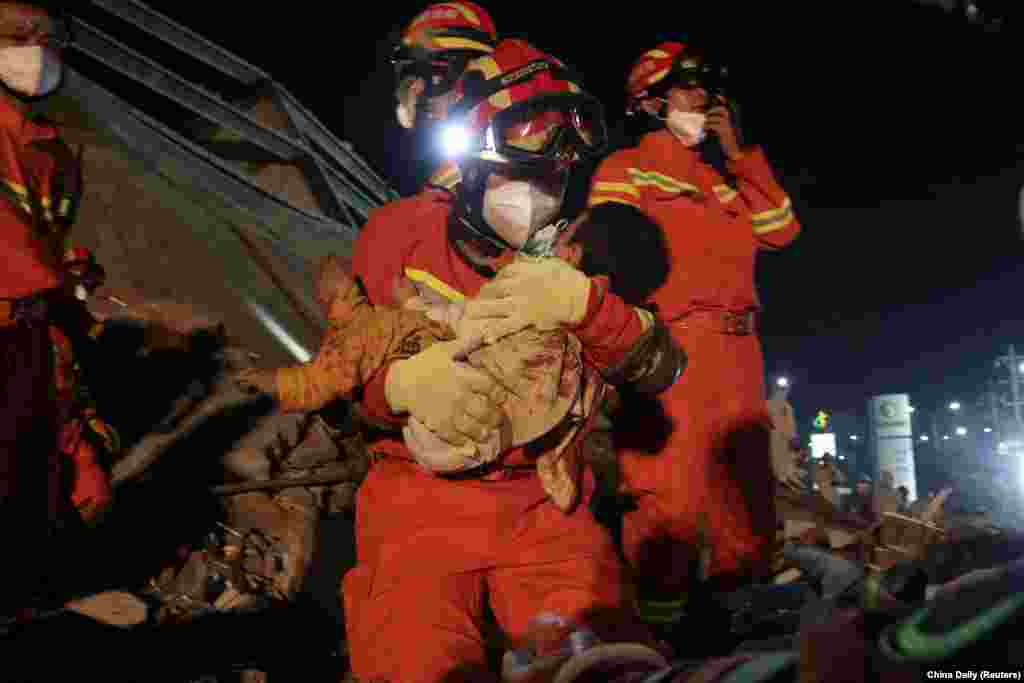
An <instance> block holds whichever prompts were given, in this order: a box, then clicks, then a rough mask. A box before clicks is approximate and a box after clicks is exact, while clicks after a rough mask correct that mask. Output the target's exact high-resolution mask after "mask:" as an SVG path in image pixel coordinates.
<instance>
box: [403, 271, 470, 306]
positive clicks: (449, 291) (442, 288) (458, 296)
mask: <svg viewBox="0 0 1024 683" xmlns="http://www.w3.org/2000/svg"><path fill="white" fill-rule="evenodd" d="M405 276H406V277H407V278H409V279H410V280H412V281H413V282H418V283H419V284H421V285H426V286H427V287H430V288H431V289H432V290H434V291H435V292H437V293H438V294H440V295H441V296H443V297H444V298H445V299H448V301H462V300H463V299H465V298H466V297H465V296H463V295H462V293H461V292H459V291H457V290H455V289H453V288H452V287H451V286H450V285H448V284H446V283H444V282H442V281H441V280H439V279H438V278H437V277H435V276H433V275H431V274H430V273H428V272H427V271H425V270H416V269H415V268H406V269H405Z"/></svg>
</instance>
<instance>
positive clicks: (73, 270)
mask: <svg viewBox="0 0 1024 683" xmlns="http://www.w3.org/2000/svg"><path fill="white" fill-rule="evenodd" d="M62 266H63V269H64V283H65V287H64V290H65V291H64V296H62V297H54V299H53V300H52V302H51V303H52V324H51V325H50V342H51V343H52V344H53V353H54V363H55V367H54V371H55V372H54V387H55V389H56V397H57V405H58V416H59V420H60V423H61V428H60V431H59V434H58V444H59V448H60V451H61V453H63V454H64V456H65V458H66V464H65V468H66V469H68V470H69V472H68V473H69V475H70V476H68V477H67V478H66V479H67V480H69V483H70V490H69V491H68V492H67V493H68V494H69V495H70V497H71V504H72V505H73V506H74V507H75V509H76V510H77V511H78V514H79V515H80V516H81V518H82V520H83V521H85V522H86V523H93V522H95V521H96V520H97V519H98V518H99V516H100V514H101V513H102V512H103V511H104V510H105V509H106V508H107V506H108V505H109V504H110V502H111V500H112V496H113V494H112V491H111V488H110V477H109V475H108V473H107V470H106V469H105V467H104V465H105V464H109V462H110V461H111V459H112V457H113V455H114V454H115V453H116V452H117V451H118V450H120V439H119V437H118V434H117V431H116V430H115V429H114V428H113V427H112V426H111V425H110V424H109V423H107V422H106V421H105V420H103V418H101V417H100V416H99V414H98V413H97V410H96V404H95V401H94V400H93V397H92V394H91V392H90V391H89V388H88V387H87V386H86V382H85V372H84V371H83V367H82V364H83V360H84V359H83V356H87V355H88V353H87V351H88V349H87V347H88V346H90V345H93V344H95V343H96V340H97V339H98V338H99V336H100V335H101V334H102V333H103V329H104V326H103V323H101V322H100V321H98V320H97V319H96V318H94V317H93V315H92V313H90V311H89V309H88V308H87V307H86V305H85V301H86V300H87V299H88V297H89V296H90V295H91V294H92V293H93V292H94V291H95V290H96V289H97V288H99V287H100V286H101V285H102V284H103V280H104V278H105V273H104V270H103V268H102V266H100V265H99V264H98V263H97V262H96V259H95V257H94V256H93V255H92V252H90V251H89V250H88V249H86V248H84V247H73V248H71V249H68V250H67V251H66V252H65V254H64V258H63V260H62Z"/></svg>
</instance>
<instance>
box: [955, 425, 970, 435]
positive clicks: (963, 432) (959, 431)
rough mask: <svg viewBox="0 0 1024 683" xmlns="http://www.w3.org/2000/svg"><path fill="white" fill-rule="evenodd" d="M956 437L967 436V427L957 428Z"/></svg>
mask: <svg viewBox="0 0 1024 683" xmlns="http://www.w3.org/2000/svg"><path fill="white" fill-rule="evenodd" d="M956 435H957V436H967V428H966V427H957V428H956Z"/></svg>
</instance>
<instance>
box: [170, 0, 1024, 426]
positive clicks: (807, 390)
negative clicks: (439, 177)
mask: <svg viewBox="0 0 1024 683" xmlns="http://www.w3.org/2000/svg"><path fill="white" fill-rule="evenodd" d="M150 4H152V5H153V6H155V7H157V8H159V9H161V11H164V12H166V13H167V14H168V15H169V16H171V17H173V18H175V19H177V20H179V21H182V22H183V23H185V24H186V25H188V26H190V27H191V28H193V29H194V30H196V31H198V32H199V33H201V34H203V35H205V36H207V37H209V38H211V39H212V40H214V41H215V42H218V43H220V44H222V45H224V46H225V47H227V48H229V49H231V50H233V51H235V52H236V53H238V54H239V55H240V56H242V57H243V58H245V59H247V60H248V61H250V62H252V63H253V64H255V65H257V66H259V67H261V68H263V69H265V70H267V71H269V72H270V73H271V74H272V75H273V76H274V77H275V78H276V79H277V80H278V81H280V82H282V83H283V84H284V85H285V87H287V88H288V89H289V90H291V91H292V92H293V93H294V94H296V95H297V96H298V97H299V98H300V99H301V100H302V101H303V102H305V103H306V104H307V106H308V107H309V108H310V109H312V110H313V111H314V112H315V113H316V114H317V115H318V116H319V117H320V118H321V120H323V121H324V122H325V123H326V124H327V125H328V126H329V127H331V128H332V129H333V130H334V131H335V132H336V133H338V134H339V135H340V136H341V137H343V138H345V139H347V140H349V141H351V142H352V143H353V144H354V145H355V147H356V149H357V150H358V151H359V152H360V153H361V154H363V155H364V156H365V157H366V158H367V159H368V160H369V161H370V162H371V163H372V164H373V165H374V166H375V167H376V168H377V169H379V170H380V171H381V172H382V173H383V174H384V175H385V176H386V177H387V178H389V179H390V180H391V181H392V182H393V183H394V184H395V186H396V187H398V188H399V189H400V190H401V191H403V192H410V191H412V190H414V189H415V188H416V187H417V185H418V184H419V183H420V182H421V181H422V180H423V177H424V175H425V174H426V173H427V172H428V171H429V169H430V166H431V164H432V163H433V160H432V159H430V158H429V155H428V148H427V146H426V145H425V143H424V141H422V140H417V139H414V138H411V137H409V136H407V135H405V134H404V133H402V132H401V131H400V130H399V129H398V127H397V125H396V124H395V123H394V116H393V103H392V101H391V99H390V88H391V80H390V67H389V66H388V64H387V63H386V61H385V59H384V57H385V56H386V54H387V51H386V48H385V42H384V41H383V40H381V39H382V38H384V37H385V36H387V34H388V32H389V31H391V30H393V29H396V28H398V27H399V26H401V24H403V23H404V22H406V21H408V20H409V19H410V18H411V17H412V16H413V15H414V14H415V13H416V12H417V11H418V10H419V9H420V8H422V7H423V6H425V4H426V1H425V0H421V2H416V3H407V2H379V3H358V4H356V5H350V4H345V3H314V2H309V1H308V0H306V1H305V2H294V3H291V4H290V5H288V6H287V8H286V11H282V10H281V7H282V6H277V7H276V8H273V7H271V6H267V7H266V8H265V9H260V8H259V6H258V5H257V4H255V3H219V4H218V5H217V7H218V10H217V13H209V12H204V11H203V10H202V7H203V5H201V4H200V3H171V2H167V1H164V2H151V3H150ZM484 4H487V5H488V7H489V8H490V10H491V13H492V15H493V16H494V18H495V21H496V23H497V25H498V30H499V32H501V34H502V35H504V36H508V37H511V36H515V37H524V38H527V39H529V40H530V41H531V42H533V43H534V44H536V45H538V46H539V47H540V48H542V49H545V50H547V51H549V52H551V53H552V54H554V55H556V56H558V57H560V58H562V59H563V60H565V61H567V62H568V63H570V64H572V65H573V66H575V67H577V68H578V69H580V70H581V71H582V72H583V73H584V75H585V77H586V80H587V83H588V86H589V87H590V89H591V90H592V91H593V92H594V93H595V94H596V95H598V96H599V97H601V99H602V100H603V101H604V102H605V103H606V106H607V108H608V115H609V119H610V123H611V124H612V125H613V127H617V126H620V125H621V123H622V122H621V119H622V118H623V117H622V116H621V110H622V95H621V88H622V84H623V82H624V79H625V74H626V72H627V70H628V68H629V65H630V63H631V62H632V61H633V60H634V59H635V58H636V57H637V56H638V55H639V53H640V52H642V51H643V50H644V49H647V48H649V47H651V46H653V45H654V44H656V43H657V42H659V41H660V40H663V39H668V38H678V37H683V38H685V39H689V40H692V41H695V42H699V43H704V44H706V45H708V46H709V47H712V48H714V49H716V50H719V51H720V52H721V53H722V54H723V55H724V56H726V57H727V58H728V59H729V60H730V63H731V67H732V72H733V74H734V75H735V76H736V78H737V82H738V85H737V92H738V99H739V100H740V102H741V104H742V105H744V112H745V119H746V123H747V125H748V127H749V132H750V134H751V136H752V137H753V139H754V140H755V141H757V142H760V143H761V144H762V145H763V146H764V147H765V148H766V150H767V152H768V154H769V157H770V158H771V159H772V160H773V162H775V163H776V165H777V168H778V170H779V172H780V176H781V178H782V180H783V184H784V185H785V186H786V187H787V189H789V191H790V193H791V194H792V195H793V197H794V201H795V203H796V206H797V208H798V211H799V217H800V219H801V222H802V224H803V227H804V233H803V235H802V236H801V238H800V239H799V240H798V241H797V243H796V244H794V246H793V247H792V248H790V249H789V250H788V251H786V252H783V253H779V254H769V255H766V256H764V257H762V259H761V264H760V267H759V280H760V286H761V292H762V295H763V301H764V304H765V306H766V313H765V316H764V339H765V347H766V354H767V362H768V367H769V370H770V371H772V372H776V371H779V372H786V373H788V374H790V375H791V376H792V377H794V378H795V379H796V380H797V382H798V384H797V388H796V389H795V390H794V394H793V398H794V401H795V403H796V404H797V407H798V409H799V410H800V411H801V412H805V413H806V412H809V411H811V410H812V409H816V408H818V407H824V406H828V407H832V408H836V409H840V408H852V409H859V408H861V407H862V406H863V402H864V400H865V399H866V398H867V396H869V395H870V394H873V393H880V392H888V391H897V392H904V391H906V392H910V393H911V394H912V395H913V397H914V399H913V400H914V401H915V402H919V403H921V404H927V403H931V402H937V401H940V400H942V399H943V397H944V396H947V395H956V394H960V393H962V392H967V391H970V390H971V389H974V388H977V387H978V385H979V384H980V382H981V381H983V380H984V379H985V378H986V377H987V373H988V371H989V368H990V367H991V360H992V358H993V357H994V355H995V354H996V352H997V351H998V350H999V349H1000V348H1002V347H1005V345H1006V344H1009V343H1011V342H1013V341H1022V342H1024V316H1022V315H1021V313H1020V312H1019V311H1020V307H1019V305H1018V303H1017V299H1018V295H1019V294H1018V293H1020V292H1024V267H1022V265H1021V264H1022V263H1024V243H1022V241H1021V233H1020V229H1019V220H1018V218H1017V214H1018V193H1019V191H1020V189H1021V187H1022V185H1024V161H1022V160H1021V157H1022V152H1024V132H1021V127H1020V122H1021V121H1024V117H1022V116H1021V112H1020V110H1019V108H1018V107H1019V105H1017V104H1015V100H1016V99H1018V98H1019V96H1020V94H1019V92H1018V90H1019V68H1020V63H1021V58H1020V52H1019V42H1020V40H1019V39H1020V37H1021V34H1020V32H1016V38H1017V40H1014V32H1012V30H1011V29H1007V30H1006V32H1004V33H1003V34H1001V35H988V34H984V33H982V32H980V31H976V30H973V29H971V28H970V27H967V26H963V25H961V24H959V23H958V22H956V21H955V20H953V19H952V18H950V17H947V16H946V15H944V14H943V13H942V12H941V11H938V10H931V9H929V8H922V7H920V6H917V5H914V4H913V3H911V2H908V1H907V2H901V1H900V0H879V1H878V2H847V3H841V2H829V3H813V4H812V3H803V2H800V3H779V2H773V3H741V2H733V3H729V2H716V3H690V2H678V3H671V5H672V7H674V8H675V7H678V9H667V8H666V7H665V5H668V4H669V3H660V2H647V3H626V4H619V5H616V6H614V7H615V8H614V9H609V10H605V9H603V8H602V6H601V5H600V4H599V3H589V2H588V3H584V2H567V3H557V4H556V3H529V4H523V5H513V4H512V3H510V2H508V1H507V0H505V1H504V2H501V3H484ZM225 5H228V6H229V7H232V6H237V7H238V8H239V9H238V10H236V13H233V14H232V15H231V18H230V20H228V19H226V18H225V17H226V16H227V15H226V14H224V13H223V12H224V11H225V10H224V9H222V8H225ZM755 5H756V6H755ZM812 5H813V6H812ZM552 7H558V8H559V9H556V10H552V9H550V8H552ZM631 7H635V8H636V11H635V12H632V13H630V10H629V8H631ZM552 12H554V13H552ZM1018 31H1020V29H1019V28H1018ZM1015 43H1016V45H1015Z"/></svg>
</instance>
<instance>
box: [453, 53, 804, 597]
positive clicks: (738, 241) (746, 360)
mask: <svg viewBox="0 0 1024 683" xmlns="http://www.w3.org/2000/svg"><path fill="white" fill-rule="evenodd" d="M709 67H710V65H709V64H707V63H706V62H704V61H703V60H702V59H701V58H700V57H699V55H696V54H693V53H692V52H691V51H690V50H688V49H687V48H686V47H685V46H683V45H681V44H679V43H665V44H663V45H659V46H658V47H657V48H655V49H654V50H651V51H649V52H647V53H645V54H644V55H643V56H642V57H641V59H640V60H639V62H637V64H636V65H635V66H634V67H633V69H632V72H631V74H630V77H629V82H628V85H627V91H628V94H629V98H630V107H631V109H632V110H634V111H637V112H638V113H642V114H646V115H647V116H649V117H651V118H652V119H653V120H656V121H660V122H663V125H659V128H658V130H656V131H655V132H651V133H649V134H647V135H646V136H644V137H643V138H642V139H641V141H640V143H639V144H638V145H637V146H636V147H633V148H629V149H624V150H621V151H618V152H615V153H614V154H612V155H611V156H609V157H608V158H607V159H605V160H604V161H603V162H602V163H601V165H600V166H599V168H598V170H597V171H596V173H595V176H594V178H593V181H592V186H591V193H590V197H589V201H588V206H589V214H590V218H589V220H590V221H592V222H600V223H603V224H606V225H608V226H610V227H613V228H615V229H619V230H627V231H629V230H630V229H631V227H630V226H631V225H639V224H647V223H648V222H650V221H653V222H654V223H656V224H658V225H659V226H660V227H661V228H662V230H663V231H664V235H665V239H666V242H667V245H668V250H669V254H670V262H671V272H670V274H669V276H668V278H667V281H666V282H665V284H664V285H663V286H662V287H661V288H660V289H659V290H658V291H657V292H656V293H655V294H654V296H653V297H652V298H651V303H653V304H654V306H656V314H657V315H658V317H659V318H660V319H661V320H662V321H664V322H665V323H666V324H667V325H668V326H669V329H670V330H671V331H672V335H673V336H674V337H675V339H676V342H677V343H678V344H679V346H681V347H682V348H683V349H685V351H686V353H687V356H688V358H689V363H690V364H689V366H688V369H687V372H686V374H685V375H684V376H683V377H682V378H681V379H680V381H679V382H677V383H676V384H675V385H673V386H672V387H671V388H670V389H669V390H668V391H667V392H665V393H664V394H662V395H661V396H660V397H659V400H660V401H661V404H662V406H663V408H664V411H665V413H666V415H667V417H668V418H669V419H670V420H671V421H672V428H671V432H670V435H669V436H668V439H667V443H666V444H665V445H664V447H663V448H661V450H660V452H659V453H658V454H657V456H656V457H652V455H651V454H650V453H647V452H640V451H636V452H633V451H628V450H626V451H624V452H620V460H621V466H622V470H623V478H624V481H625V483H626V485H627V486H628V488H629V490H630V492H631V493H632V494H633V495H635V496H636V498H637V501H636V503H637V509H636V510H635V511H633V512H627V513H626V514H625V516H624V520H623V529H622V535H623V545H624V552H625V555H626V557H627V560H628V561H629V563H630V564H631V565H632V567H633V569H634V571H635V572H636V574H637V578H638V583H639V584H640V588H641V589H642V595H644V596H645V600H644V601H645V602H649V603H651V604H655V603H660V605H656V609H657V610H658V611H659V612H660V616H661V617H666V616H667V615H668V613H675V614H678V613H679V612H681V610H682V607H683V604H684V598H685V593H684V591H685V590H686V587H687V585H688V582H689V579H690V578H691V577H690V576H689V574H691V573H692V571H693V567H694V566H695V564H696V562H695V561H694V556H695V555H696V554H697V553H696V548H695V546H699V545H704V543H702V541H701V539H706V541H707V543H706V545H708V546H710V548H711V553H712V554H711V557H710V560H709V561H708V562H707V563H706V566H705V570H706V571H707V572H709V573H710V574H711V575H713V576H716V577H717V583H718V584H719V585H720V586H721V587H722V588H723V589H725V587H726V586H727V585H728V584H729V583H730V582H733V580H734V579H736V578H740V577H744V576H746V575H749V574H751V573H756V572H757V571H758V569H760V568H762V567H764V565H765V564H766V562H765V560H766V559H767V557H766V555H767V554H768V551H769V549H770V546H771V544H772V543H773V540H774V535H775V526H776V520H775V511H774V501H773V495H772V492H773V484H772V467H771V457H770V447H769V432H768V429H769V424H770V423H769V421H768V416H767V414H766V406H765V398H764V397H765V387H764V377H763V376H764V369H763V360H762V354H761V347H760V344H759V342H758V338H757V335H756V326H755V315H756V312H757V310H758V298H757V294H756V291H755V284H754V269H755V259H756V256H757V254H758V252H759V251H760V250H763V249H779V248H781V247H784V246H785V245H787V244H789V243H790V242H791V241H792V240H793V239H794V238H795V237H796V236H797V233H798V230H799V228H798V224H797V221H796V218H795V216H794V215H793V209H792V207H791V205H790V200H789V198H788V197H787V196H786V193H785V192H784V191H783V189H782V188H781V187H780V185H779V184H778V182H777V181H776V179H775V178H774V177H773V173H772V169H771V167H770V166H769V164H768V161H767V160H766V159H765V156H764V153H763V152H762V151H761V150H760V149H759V148H756V147H748V146H744V145H742V144H741V141H740V140H739V138H738V131H737V130H736V127H735V126H734V124H733V121H732V119H733V116H732V114H731V112H730V107H729V106H727V105H728V103H727V102H726V101H725V100H724V98H722V97H721V93H720V92H717V91H716V90H715V89H714V86H715V81H716V80H717V79H715V78H714V76H715V74H716V73H720V72H718V71H716V70H713V69H711V68H709ZM705 138H709V139H707V140H706V141H705ZM716 148H717V149H716ZM716 151H717V153H718V154H719V156H720V157H724V159H721V161H724V163H722V164H719V166H720V167H721V168H720V169H716V168H715V164H714V163H712V159H713V155H714V153H715V152H716ZM505 290H506V292H505V293H506V294H508V295H509V296H510V298H511V299H512V300H514V299H515V296H514V295H515V294H516V293H517V292H516V288H515V286H513V285H511V284H510V285H508V286H507V287H505ZM491 312H492V313H493V309H492V311H491ZM487 314H488V313H486V312H477V311H475V310H473V308H472V307H468V308H467V311H466V316H467V318H470V319H472V318H473V317H476V316H481V317H483V316H486V315H487ZM508 315H509V316H511V317H513V318H515V319H516V321H515V322H514V323H510V322H508V321H498V322H496V323H495V327H494V329H500V330H501V331H502V332H503V333H507V332H509V331H511V330H513V329H515V328H516V327H517V326H519V325H523V324H529V323H530V322H532V321H531V320H530V319H529V316H526V315H523V314H520V313H515V312H514V310H512V309H511V307H510V309H509V311H508ZM707 565H710V566H707Z"/></svg>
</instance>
